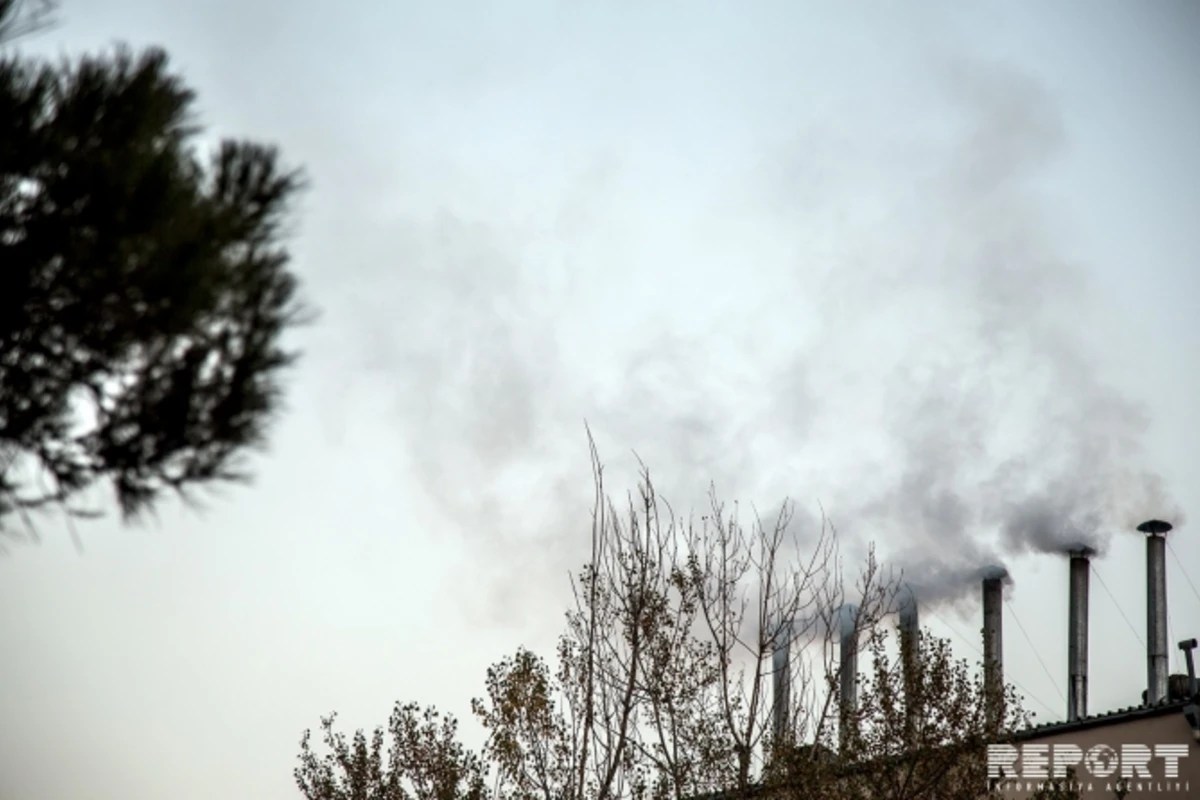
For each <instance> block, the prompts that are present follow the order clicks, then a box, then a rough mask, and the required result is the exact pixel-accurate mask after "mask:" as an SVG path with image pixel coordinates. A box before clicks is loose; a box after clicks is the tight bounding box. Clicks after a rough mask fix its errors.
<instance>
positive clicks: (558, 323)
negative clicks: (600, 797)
mask: <svg viewBox="0 0 1200 800" xmlns="http://www.w3.org/2000/svg"><path fill="white" fill-rule="evenodd" d="M63 5H64V7H63V9H62V13H61V19H62V24H61V25H60V26H58V27H57V28H55V29H53V30H51V31H49V32H47V33H44V34H42V35H40V36H38V37H36V38H34V39H30V40H28V41H27V42H25V43H24V44H23V45H22V46H23V47H24V48H26V49H27V50H37V51H39V52H41V53H44V54H50V55H59V54H71V55H74V54H78V53H80V52H83V51H94V50H96V49H97V48H103V47H107V46H109V45H111V44H112V43H114V42H117V41H125V42H128V43H130V44H133V45H135V46H139V47H140V46H146V45H152V44H153V45H161V46H164V47H165V48H166V49H167V50H168V51H169V52H170V54H171V56H172V59H173V64H174V66H175V68H176V69H178V70H179V71H181V72H182V74H183V75H184V76H186V78H187V80H188V81H189V82H190V83H191V84H192V85H194V86H195V87H196V89H197V90H198V93H199V110H200V112H201V117H202V121H203V122H204V123H206V124H207V125H208V126H209V133H210V134H211V135H212V136H214V137H215V136H225V135H234V136H246V137H251V138H255V139H265V140H269V141H273V142H275V143H278V144H279V145H280V147H281V148H282V149H283V151H284V153H285V155H286V157H287V158H288V159H289V160H290V161H291V162H293V163H295V164H298V165H303V166H304V168H305V169H306V171H307V173H308V175H309V177H310V178H311V182H312V189H311V191H310V192H309V194H308V195H307V196H306V198H305V202H304V204H303V208H302V209H301V216H300V218H299V225H298V235H297V238H296V240H295V248H294V252H295V266H296V269H297V270H298V271H299V272H300V274H301V275H302V276H303V278H304V280H305V286H306V292H307V295H308V297H309V299H310V300H311V302H312V303H313V305H315V306H317V307H318V308H319V309H320V310H321V312H322V316H321V319H320V321H319V323H318V324H317V325H315V326H313V327H312V328H311V329H309V330H307V331H305V332H303V334H302V335H301V336H299V337H298V338H297V343H298V344H299V345H301V346H302V347H303V348H304V349H305V351H306V357H305V358H304V360H303V361H302V362H301V364H300V366H299V367H298V368H297V369H296V371H295V372H294V374H293V375H292V376H291V381H290V391H289V402H288V410H287V413H286V414H285V415H284V416H283V417H282V418H281V421H280V424H279V425H278V426H277V427H276V428H275V430H274V435H273V443H272V447H271V448H270V451H269V453H267V454H266V455H265V456H263V457H261V458H259V459H258V460H256V461H255V467H256V471H257V474H258V480H257V481H256V483H255V485H254V486H253V487H250V488H232V489H229V490H226V491H224V492H222V493H221V494H220V495H219V496H217V497H214V498H213V499H212V500H211V502H210V503H209V505H208V507H207V510H206V511H205V512H204V513H202V514H197V513H195V512H192V511H187V510H184V509H181V508H179V507H176V506H174V505H169V506H167V507H164V508H163V510H162V511H161V513H160V515H159V519H158V522H157V523H153V524H149V525H144V526H142V527H138V528H132V529H130V528H122V527H121V526H119V525H118V523H117V522H116V521H115V520H113V519H108V520H106V521H100V522H94V523H89V524H86V525H83V526H81V528H80V533H81V537H82V541H83V548H84V551H83V553H82V554H80V553H78V552H77V551H76V550H75V548H74V546H73V545H72V543H71V539H70V536H69V535H68V533H67V530H66V528H65V526H64V525H63V524H62V523H61V522H60V521H56V520H54V519H47V520H44V521H43V525H42V534H43V540H42V542H41V544H40V545H37V546H32V545H19V546H15V547H13V548H10V552H9V554H8V555H7V556H5V557H3V558H0V652H3V665H4V666H3V670H2V672H3V688H0V796H2V797H4V798H5V800H8V799H9V798H12V800H24V798H30V799H34V798H36V800H55V799H56V798H89V800H93V799H94V800H109V799H110V798H111V799H112V800H117V799H118V798H120V800H152V799H153V800H157V799H158V798H163V797H171V798H176V799H177V800H191V798H196V799H199V798H213V797H255V798H288V797H294V796H296V791H295V789H294V785H293V782H292V777H291V772H292V769H293V767H294V766H295V756H296V753H297V750H298V743H299V739H300V735H301V732H302V731H303V730H304V729H305V728H307V727H313V726H315V725H316V724H317V722H318V719H319V717H320V716H321V715H322V714H324V713H327V712H329V711H331V710H337V711H338V712H340V715H341V721H342V723H343V724H344V725H345V726H346V727H347V728H353V727H354V726H364V727H366V726H374V725H375V724H378V723H382V722H384V721H385V720H386V718H387V716H388V713H389V711H390V708H391V706H392V704H393V702H394V701H396V700H405V701H407V700H416V701H420V702H423V703H434V704H437V705H438V706H439V707H440V708H443V709H445V710H448V711H451V712H453V713H455V714H457V715H458V716H459V717H460V718H465V717H467V716H468V715H469V705H468V703H469V700H470V698H471V697H472V696H476V695H479V694H481V693H482V689H483V678H484V671H485V669H486V667H487V665H488V664H489V663H491V662H493V661H495V660H497V659H499V658H500V657H501V656H503V655H505V654H507V653H510V652H512V651H513V650H514V649H515V648H516V647H517V646H519V645H527V646H531V647H534V648H538V649H541V650H542V651H543V652H546V653H547V654H549V646H550V644H551V642H552V637H553V636H554V635H555V634H556V632H557V631H558V630H559V627H560V623H561V619H562V617H561V609H563V608H565V605H564V593H565V591H566V589H567V570H568V569H570V568H573V567H576V566H578V564H579V562H580V560H581V557H582V549H581V545H582V544H583V543H584V539H585V536H586V533H587V526H588V523H589V517H588V510H589V505H588V501H589V499H590V490H591V485H590V474H589V463H588V458H587V441H586V434H585V430H584V420H587V422H588V423H589V424H590V426H591V428H592V430H593V432H594V434H595V436H596V439H597V442H598V444H599V447H600V449H601V454H602V456H603V457H604V458H605V460H606V461H608V462H609V463H610V464H611V465H612V468H613V474H614V481H615V482H616V486H615V487H614V488H617V489H624V488H627V487H628V486H629V484H628V479H629V476H630V475H631V474H632V472H633V470H634V468H635V467H636V462H635V461H634V458H633V456H632V455H631V454H632V453H633V452H634V451H636V452H637V454H638V455H640V456H641V457H642V458H643V459H644V460H645V461H646V462H647V464H648V465H649V467H650V468H651V470H652V472H653V473H654V474H655V475H656V476H658V479H659V484H660V488H661V489H662V490H663V491H664V492H665V493H666V494H667V495H668V497H669V498H671V499H672V500H673V501H674V503H675V505H676V506H677V508H680V509H686V508H689V507H691V506H693V505H694V504H697V503H699V502H701V501H702V500H703V494H704V491H705V489H706V486H707V484H708V482H709V481H715V482H716V487H717V490H718V492H720V494H721V495H722V496H724V497H727V498H729V499H739V500H741V501H742V502H743V503H744V504H746V505H747V507H748V506H751V505H753V506H755V507H757V508H759V509H761V510H763V511H764V512H766V511H768V510H770V509H772V508H777V507H778V504H779V502H780V501H781V500H782V499H783V498H784V497H785V496H788V497H791V498H793V499H794V500H795V501H796V502H797V503H798V504H799V505H800V507H801V509H802V510H803V511H804V512H806V513H808V514H817V513H819V507H818V503H819V504H821V506H823V507H824V509H825V510H826V511H827V512H828V513H829V514H830V515H831V517H832V518H833V519H834V521H835V522H836V523H837V525H838V527H839V529H840V531H841V532H842V535H843V536H844V537H845V541H846V543H847V545H848V546H849V547H850V549H851V550H855V549H857V550H858V551H861V549H862V547H863V546H864V545H865V543H866V542H868V541H872V540H874V541H876V542H877V543H878V545H879V547H880V549H881V551H882V552H883V553H884V554H885V555H886V556H887V557H888V558H890V559H892V560H893V562H894V563H897V564H902V565H903V566H905V567H907V568H909V569H910V570H912V571H913V574H916V573H918V572H920V571H922V570H924V575H925V576H926V579H927V580H928V581H929V582H931V583H932V582H933V581H935V579H940V578H941V577H944V576H945V575H946V574H957V572H958V571H961V570H964V569H967V568H971V567H977V566H982V562H984V561H992V560H1003V561H1004V562H1005V563H1006V564H1007V565H1008V566H1009V568H1010V570H1011V571H1012V574H1013V576H1014V578H1015V585H1014V587H1013V592H1012V596H1011V605H1010V607H1009V609H1008V612H1009V616H1008V620H1007V625H1006V629H1005V639H1006V641H1005V655H1006V658H1007V664H1006V669H1007V674H1008V677H1009V678H1010V679H1013V680H1015V681H1016V682H1017V683H1018V685H1019V686H1020V688H1021V689H1022V690H1023V691H1024V692H1025V693H1026V695H1027V698H1028V699H1027V705H1028V706H1029V707H1030V708H1031V709H1032V710H1034V711H1036V712H1038V715H1039V719H1040V720H1043V721H1045V720H1051V719H1056V718H1060V717H1062V716H1063V714H1064V713H1065V705H1066V703H1065V700H1064V699H1063V698H1062V694H1061V692H1063V691H1065V684H1066V642H1065V636H1064V634H1065V629H1066V564H1065V561H1064V559H1062V558H1061V557H1059V556H1055V555H1048V554H1045V553H1039V552H1037V551H1039V550H1046V549H1054V547H1056V546H1057V545H1058V544H1059V543H1061V541H1062V540H1064V539H1065V538H1068V537H1070V536H1073V535H1075V534H1076V533H1078V534H1079V535H1087V536H1092V537H1095V538H1097V539H1098V540H1099V541H1100V542H1101V543H1107V546H1108V549H1107V552H1106V554H1105V555H1104V557H1102V558H1100V559H1097V561H1096V562H1095V570H1096V574H1097V575H1098V576H1099V578H1101V580H1102V581H1103V585H1101V582H1100V581H1093V588H1092V645H1091V654H1092V662H1091V670H1092V672H1091V675H1092V680H1091V693H1090V703H1089V705H1090V708H1091V710H1092V711H1104V710H1108V709H1112V708H1116V707H1118V706H1125V705H1131V704H1135V703H1137V702H1138V701H1139V699H1140V693H1141V691H1142V689H1143V688H1144V687H1145V681H1146V668H1145V656H1144V647H1143V644H1142V642H1144V638H1145V591H1144V581H1145V565H1144V558H1145V556H1144V544H1143V542H1142V540H1141V538H1140V537H1139V536H1138V535H1137V534H1131V533H1129V532H1128V529H1129V528H1130V527H1131V525H1132V524H1135V523H1136V522H1137V521H1140V520H1139V517H1140V515H1145V514H1150V513H1153V514H1156V515H1165V516H1170V517H1172V518H1173V519H1176V520H1177V521H1181V520H1183V519H1184V516H1183V512H1188V511H1190V513H1191V514H1192V515H1193V518H1194V515H1196V514H1200V459H1198V458H1197V453H1200V426H1198V425H1197V424H1196V420H1195V415H1196V413H1197V411H1196V409H1197V408H1200V370H1198V369H1197V368H1196V366H1195V365H1196V362H1197V358H1196V354H1197V352H1200V322H1198V321H1197V320H1198V317H1197V313H1196V309H1197V303H1198V301H1197V298H1198V297H1200V269H1198V267H1200V260H1198V259H1200V225H1198V224H1197V223H1196V220H1197V219H1200V146H1198V145H1197V143H1198V142H1200V101H1198V98H1200V5H1197V4H1195V3H1192V2H1188V1H1187V0H1177V1H1175V2H1168V1H1167V0H1156V2H1152V3H1151V2H1146V3H1116V2H1088V3H1082V2H1081V3H1071V2H1059V3H1054V4H1042V3H1020V4H1018V3H944V4H940V5H939V4H925V3H882V2H878V3H856V4H848V3H802V2H778V3H765V2H760V3H736V4H734V3H727V4H716V3H697V2H693V3H632V2H613V3H586V2H550V1H549V0H547V2H541V3H525V2H508V3H492V4H484V3H478V4H466V3H454V2H436V3H435V2H430V3H400V2H383V1H382V0H374V1H373V2H366V3H358V4H350V5H348V6H346V7H345V9H339V8H337V7H336V6H335V5H334V4H331V3H328V2H324V3H316V2H310V1H309V0H292V1H291V2H284V0H275V1H273V2H269V1H267V0H239V2H233V0H223V1H221V2H217V1H214V2H206V3H179V2H176V3H167V2H155V1H154V0H141V1H140V2H139V1H138V0H88V2H82V1H76V2H71V0H65V2H64V4H63ZM801 524H804V523H803V521H802V523H801ZM1170 542H1171V544H1172V553H1171V554H1170V555H1169V556H1168V575H1169V577H1168V585H1169V592H1170V609H1171V615H1170V621H1171V629H1172V630H1171V636H1172V638H1171V641H1172V651H1173V653H1172V667H1173V670H1176V671H1178V670H1179V669H1181V659H1180V658H1178V652H1177V651H1175V649H1174V642H1177V641H1178V640H1180V639H1182V638H1184V637H1185V636H1196V635H1200V596H1198V595H1197V593H1196V590H1195V588H1193V586H1192V585H1191V584H1189V580H1190V581H1192V582H1200V542H1197V541H1196V539H1195V537H1194V525H1191V526H1189V525H1186V524H1183V525H1181V526H1180V529H1179V530H1178V532H1177V533H1176V534H1175V535H1173V536H1172V537H1171V539H1170ZM1187 565H1190V566H1187ZM1185 566H1186V571H1185ZM1109 590H1111V596H1110V594H1109ZM967 591H968V595H969V596H970V597H972V598H973V597H974V596H975V594H977V592H978V589H977V587H975V586H974V585H973V584H972V585H969V586H967ZM947 592H949V595H948V596H952V594H953V592H952V591H951V590H947ZM973 613H974V612H972V611H971V610H970V609H969V608H968V609H967V610H966V612H965V614H966V616H955V615H954V614H953V613H951V612H950V611H949V610H946V611H944V612H942V613H939V615H938V618H937V619H934V618H930V617H927V619H926V621H927V622H929V624H930V626H931V627H932V628H934V630H935V631H937V632H938V633H941V634H944V635H949V636H952V637H954V638H955V646H956V648H957V650H958V652H959V654H960V655H962V656H964V657H968V658H970V659H972V660H975V659H976V658H977V657H978V656H977V653H976V651H975V649H974V648H976V647H977V641H976V640H977V639H978V635H977V633H976V631H977V630H978V622H977V621H976V617H975V616H972V614H973ZM465 730H466V735H467V736H468V738H469V739H470V740H471V741H472V743H477V735H478V731H477V729H475V728H474V727H471V726H470V725H468V726H467V727H466V729H465Z"/></svg>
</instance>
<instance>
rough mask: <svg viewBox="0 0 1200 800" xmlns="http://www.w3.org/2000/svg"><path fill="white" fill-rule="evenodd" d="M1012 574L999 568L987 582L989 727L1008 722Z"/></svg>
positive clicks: (985, 650) (985, 665)
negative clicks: (1007, 591)
mask: <svg viewBox="0 0 1200 800" xmlns="http://www.w3.org/2000/svg"><path fill="white" fill-rule="evenodd" d="M1007 576H1008V571H1007V570H1005V569H1004V568H1003V567H995V568H993V569H991V570H988V571H986V572H985V576H984V579H983V682H984V690H985V692H986V697H985V698H984V700H985V703H986V714H987V722H988V727H989V728H990V729H992V730H998V729H999V728H1000V726H1001V724H1002V723H1003V721H1004V579H1005V578H1006V577H1007Z"/></svg>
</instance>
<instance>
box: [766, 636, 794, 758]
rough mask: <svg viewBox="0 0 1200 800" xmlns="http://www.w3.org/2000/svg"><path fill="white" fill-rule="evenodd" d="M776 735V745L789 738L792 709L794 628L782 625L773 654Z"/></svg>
mask: <svg viewBox="0 0 1200 800" xmlns="http://www.w3.org/2000/svg"><path fill="white" fill-rule="evenodd" d="M771 666H772V679H773V680H772V689H773V692H772V695H773V701H774V703H773V707H772V709H771V712H772V716H773V717H774V724H775V727H774V733H775V742H776V744H782V743H783V742H784V740H785V739H786V738H787V736H788V734H789V732H790V730H791V726H790V725H789V720H788V717H789V713H790V711H791V707H792V626H791V625H790V624H787V623H782V624H780V626H779V630H778V631H776V634H775V649H774V650H773V651H772V653H771Z"/></svg>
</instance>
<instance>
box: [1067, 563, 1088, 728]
mask: <svg viewBox="0 0 1200 800" xmlns="http://www.w3.org/2000/svg"><path fill="white" fill-rule="evenodd" d="M1068 552H1069V554H1070V556H1071V566H1070V596H1069V599H1068V602H1067V606H1068V608H1067V669H1068V675H1067V687H1068V688H1067V721H1068V722H1074V721H1075V720H1078V719H1082V718H1083V717H1086V716H1087V682H1088V582H1089V579H1090V577H1091V567H1092V565H1091V561H1090V559H1091V557H1092V555H1093V553H1094V552H1095V551H1093V550H1092V549H1091V548H1090V547H1085V546H1080V547H1077V548H1074V549H1072V550H1070V551H1068Z"/></svg>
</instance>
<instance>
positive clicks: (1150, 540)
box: [1138, 519, 1171, 706]
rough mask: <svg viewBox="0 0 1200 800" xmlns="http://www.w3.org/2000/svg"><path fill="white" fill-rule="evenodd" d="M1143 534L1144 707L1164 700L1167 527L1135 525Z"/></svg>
mask: <svg viewBox="0 0 1200 800" xmlns="http://www.w3.org/2000/svg"><path fill="white" fill-rule="evenodd" d="M1138 530H1139V531H1141V532H1142V533H1144V534H1146V673H1147V680H1146V705H1148V706H1153V705H1157V704H1159V703H1161V702H1163V701H1164V700H1166V699H1167V668H1168V662H1167V533H1168V532H1169V531H1170V530H1171V523H1169V522H1163V521H1162V520H1157V519H1152V520H1149V521H1147V522H1143V523H1142V524H1141V525H1138Z"/></svg>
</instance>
